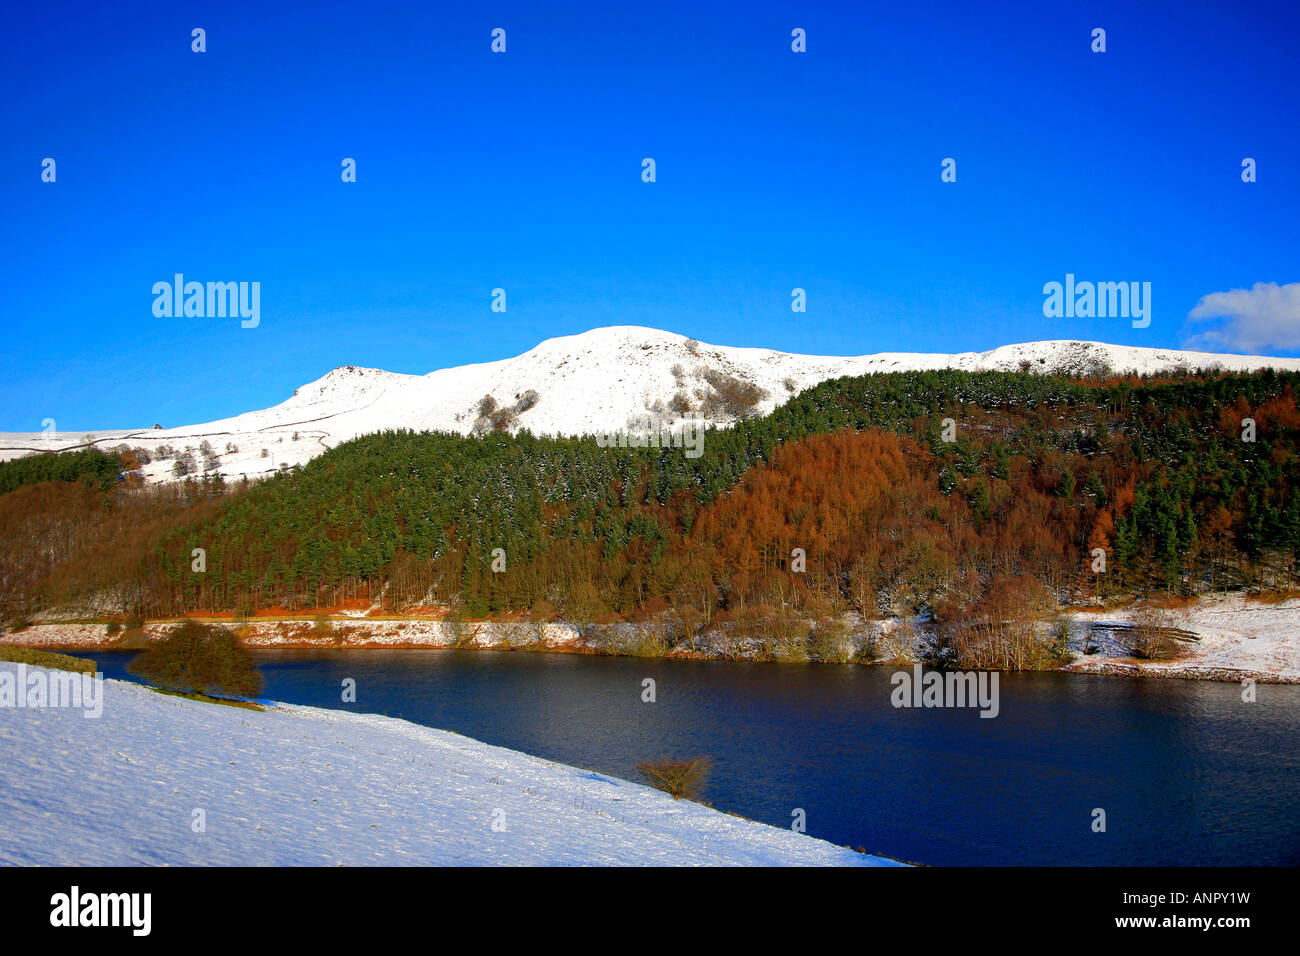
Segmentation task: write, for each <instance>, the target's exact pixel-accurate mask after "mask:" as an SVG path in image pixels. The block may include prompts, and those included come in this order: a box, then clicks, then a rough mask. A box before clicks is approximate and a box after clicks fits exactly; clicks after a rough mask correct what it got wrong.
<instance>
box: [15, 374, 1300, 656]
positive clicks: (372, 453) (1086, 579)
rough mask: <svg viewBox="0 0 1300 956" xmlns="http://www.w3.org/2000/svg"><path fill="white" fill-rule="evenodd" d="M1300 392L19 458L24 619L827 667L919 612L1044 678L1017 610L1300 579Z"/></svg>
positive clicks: (986, 401) (1226, 388) (1024, 394)
mask: <svg viewBox="0 0 1300 956" xmlns="http://www.w3.org/2000/svg"><path fill="white" fill-rule="evenodd" d="M1297 386H1300V373H1296V372H1277V371H1273V370H1265V371H1261V372H1255V373H1237V374H1232V373H1226V372H1213V373H1202V374H1195V375H1192V374H1178V375H1174V376H1171V377H1168V378H1167V379H1149V380H1137V379H1131V378H1130V377H1125V376H1121V377H1112V378H1109V379H1106V380H1104V381H1102V380H1097V379H1095V378H1080V379H1067V378H1061V377H1055V376H1048V375H1035V374H1027V373H1023V372H965V371H956V370H948V369H941V370H932V371H921V372H893V373H884V374H874V375H865V376H859V377H854V378H838V379H834V380H832V381H828V382H825V383H822V384H821V385H818V386H815V387H814V388H811V389H808V390H806V391H804V392H801V393H800V394H798V395H797V396H795V397H793V398H792V399H791V400H790V401H788V402H787V403H786V404H784V405H783V406H781V407H780V408H778V409H776V410H774V411H773V412H771V413H769V414H767V415H759V416H754V417H748V418H744V419H742V420H740V421H738V422H736V423H735V424H733V425H732V426H730V427H728V428H723V429H717V430H713V431H709V432H708V433H707V434H706V435H705V441H704V446H703V450H702V451H703V453H702V454H701V456H700V457H698V458H691V457H688V456H686V455H684V454H683V453H682V450H681V449H658V448H603V447H601V446H600V445H599V443H598V442H597V441H595V440H594V439H592V438H590V437H589V438H559V439H557V438H549V437H539V436H535V435H531V434H528V433H526V432H520V433H518V434H513V435H512V434H510V433H508V432H506V431H489V432H487V433H485V434H484V435H482V436H476V437H467V436H463V435H460V434H456V433H445V432H414V431H410V430H401V431H385V432H381V433H376V434H373V435H368V436H364V437H361V438H357V439H354V440H352V441H349V442H346V443H344V444H342V445H340V446H339V447H338V448H335V449H332V450H330V451H328V452H326V453H324V454H322V455H320V456H319V457H317V458H315V459H313V460H312V461H311V462H309V463H308V464H307V465H306V466H304V467H303V468H301V469H295V470H294V471H292V472H290V473H287V474H284V475H277V476H276V477H275V478H273V479H271V480H269V481H266V482H262V483H258V484H254V485H252V486H250V487H247V488H244V487H242V486H237V487H234V488H232V487H230V486H226V485H222V484H221V483H219V482H217V481H215V480H208V481H204V482H184V483H181V484H169V485H163V486H155V487H151V486H144V487H135V486H134V484H133V483H132V482H129V481H122V482H112V483H110V484H109V485H108V486H107V487H106V486H105V485H104V483H103V480H102V478H103V475H104V474H105V471H104V469H105V468H106V467H107V466H108V465H109V464H111V463H106V462H103V461H101V460H100V459H99V458H97V457H96V455H97V453H86V455H85V461H86V468H87V469H88V470H87V471H86V472H85V474H84V475H82V476H78V475H76V474H68V473H65V472H64V470H62V469H61V468H56V467H55V466H58V465H60V461H59V459H60V458H62V457H63V456H45V457H44V458H41V457H38V458H26V459H21V460H19V461H14V462H8V463H4V464H3V465H0V484H3V485H4V486H6V487H14V490H12V491H10V492H9V493H8V494H5V495H0V619H4V620H10V621H13V622H16V623H19V624H21V622H22V620H23V619H24V618H25V617H27V616H40V615H43V614H46V613H48V612H49V611H51V610H53V611H56V612H57V611H63V612H67V611H70V610H71V611H82V610H97V611H98V612H99V613H107V614H116V615H120V616H123V617H124V616H125V615H127V614H131V613H139V614H143V615H144V616H145V617H148V618H155V617H172V616H175V615H177V614H180V613H207V612H214V611H217V612H223V613H231V614H234V615H238V616H244V615H247V614H249V613H250V612H252V611H253V610H256V609H259V608H284V609H287V611H288V612H291V613H293V612H301V611H303V610H305V609H312V608H331V607H340V606H344V605H347V606H356V604H355V603H354V602H362V604H361V606H371V605H378V606H380V607H382V609H383V610H384V611H385V612H388V613H400V612H402V611H404V610H406V609H410V608H421V607H425V608H429V607H436V608H441V609H445V610H446V611H448V612H449V613H451V614H452V615H453V616H454V617H456V618H459V619H464V618H480V619H481V618H483V617H484V616H486V615H488V614H496V615H501V616H510V615H521V614H527V615H529V616H530V617H532V618H534V619H537V620H554V619H556V618H562V619H564V620H566V621H568V622H570V623H571V624H573V625H574V626H576V627H578V628H579V629H580V631H582V632H583V634H584V636H585V635H586V634H588V633H590V632H592V631H593V629H597V628H600V627H603V626H605V625H607V624H609V623H611V622H613V621H616V620H645V619H647V618H656V619H664V620H666V621H667V622H668V625H669V626H668V629H667V630H666V631H665V632H664V633H663V634H662V635H661V638H660V639H659V640H658V642H657V643H658V644H660V645H662V646H663V647H665V648H671V647H687V648H690V647H693V644H694V641H695V640H696V638H697V636H698V635H699V634H700V632H701V628H702V627H704V626H705V625H707V624H709V623H710V622H713V621H726V622H730V623H733V624H734V625H735V627H736V629H737V632H738V633H742V634H746V635H754V636H756V638H757V639H759V640H760V641H761V643H762V648H761V654H762V655H763V656H770V657H789V658H794V659H806V658H807V657H808V656H810V655H815V656H819V657H822V656H824V652H823V650H820V649H819V648H830V647H832V646H833V645H835V644H836V643H837V642H839V637H840V636H841V635H837V634H835V633H834V632H833V627H832V625H833V622H834V621H835V620H837V619H838V618H839V616H840V615H842V613H843V612H845V611H852V612H853V613H856V614H858V615H860V616H861V617H862V618H863V619H874V618H877V617H880V616H892V617H894V618H902V619H906V618H910V617H912V616H914V615H918V616H921V617H923V618H924V619H925V620H927V621H928V622H930V623H929V624H928V625H927V626H928V627H930V628H931V630H933V631H934V632H935V633H936V634H939V636H940V637H942V639H943V640H944V641H945V642H946V645H945V647H946V652H950V653H951V654H953V655H955V657H956V659H959V660H968V661H975V662H976V663H980V662H983V664H984V665H987V664H990V663H991V662H990V661H986V660H985V659H984V658H983V657H982V656H981V655H982V653H983V650H982V649H987V648H989V647H996V648H1001V650H998V651H997V653H998V654H999V655H1001V654H1003V653H1004V652H1006V648H1007V647H1018V648H1020V649H1019V650H1016V651H1015V652H1014V653H1013V654H1011V658H1012V659H1011V660H1010V661H1009V662H1005V661H1004V662H1003V663H1005V666H1008V667H1033V666H1042V665H1043V664H1044V662H1045V657H1044V651H1043V648H1042V647H1040V646H1038V644H1037V643H1036V641H1035V640H1031V637H1032V636H1033V635H1032V633H1031V631H1032V628H1023V627H1019V624H1017V622H1023V621H1027V620H1038V621H1043V622H1046V621H1050V620H1051V619H1052V618H1053V616H1054V615H1056V614H1057V613H1058V612H1059V610H1060V608H1061V607H1062V606H1066V605H1069V604H1071V603H1073V602H1079V601H1089V602H1098V601H1104V600H1107V599H1111V598H1120V599H1123V598H1125V597H1131V596H1140V595H1144V594H1145V595H1154V594H1158V593H1163V594H1165V595H1172V596H1176V597H1186V596H1190V595H1194V594H1203V593H1206V592H1208V591H1233V590H1242V589H1248V590H1253V591H1260V590H1278V591H1285V590H1286V589H1287V588H1290V587H1293V586H1294V584H1295V582H1296V580H1297V574H1296V571H1297V557H1298V556H1300V496H1298V495H1296V494H1295V493H1294V492H1295V489H1296V487H1297V485H1300V410H1298V409H1297V406H1296V401H1295V397H1296V393H1297ZM1247 420H1250V421H1251V422H1253V423H1254V424H1253V425H1251V426H1250V435H1249V436H1246V437H1247V440H1243V422H1246V421H1247ZM101 457H104V456H101ZM50 478H54V479H55V480H48V479H50ZM43 479H44V480H43ZM1098 551H1100V552H1101V553H1102V554H1103V555H1104V557H1105V564H1104V566H1102V567H1098V566H1097V563H1096V562H1097V552H1098ZM196 554H199V555H202V556H203V566H202V567H200V568H196V566H195V560H196V559H195V557H194V556H195V555H196ZM665 615H666V617H665ZM809 622H813V624H812V629H811V630H810V629H809V627H810V625H809ZM1013 625H1014V626H1015V627H1017V628H1019V630H1017V634H1018V635H1019V636H1018V637H1017V638H1016V641H1019V642H1021V644H1015V643H1014V642H1013V643H1011V644H1008V643H1005V642H1004V641H1003V639H1004V638H1005V636H1006V631H1007V629H1008V628H1010V627H1012V626H1013ZM1031 645H1032V646H1031ZM999 660H1001V658H999Z"/></svg>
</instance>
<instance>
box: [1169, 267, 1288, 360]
mask: <svg viewBox="0 0 1300 956" xmlns="http://www.w3.org/2000/svg"><path fill="white" fill-rule="evenodd" d="M1214 319H1222V320H1223V323H1222V324H1221V325H1219V326H1217V327H1215V328H1209V329H1206V330H1205V331H1203V332H1199V333H1197V334H1196V335H1193V336H1192V337H1191V338H1189V339H1188V340H1187V341H1186V342H1185V343H1184V345H1185V346H1191V347H1198V348H1199V347H1205V346H1209V347H1211V348H1213V349H1229V350H1233V351H1239V352H1251V353H1258V352H1261V351H1263V350H1264V349H1281V350H1285V351H1295V350H1297V349H1300V282H1291V283H1288V284H1287V285H1278V284H1277V283H1276V282H1256V283H1255V285H1254V287H1253V288H1250V289H1233V290H1232V291H1231V292H1211V293H1210V294H1209V295H1207V296H1202V298H1201V301H1200V302H1198V303H1196V308H1194V309H1192V311H1191V312H1188V313H1187V320H1188V321H1189V322H1206V321H1210V320H1214Z"/></svg>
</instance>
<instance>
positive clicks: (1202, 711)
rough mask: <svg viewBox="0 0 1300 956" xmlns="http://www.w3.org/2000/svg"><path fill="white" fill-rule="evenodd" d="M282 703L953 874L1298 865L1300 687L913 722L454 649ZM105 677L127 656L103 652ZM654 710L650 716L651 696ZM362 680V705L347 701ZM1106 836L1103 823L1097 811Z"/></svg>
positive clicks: (321, 678)
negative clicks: (427, 735) (546, 765)
mask: <svg viewBox="0 0 1300 956" xmlns="http://www.w3.org/2000/svg"><path fill="white" fill-rule="evenodd" d="M256 654H257V657H258V660H259V663H260V664H261V666H262V670H263V673H264V674H265V675H266V679H267V687H266V696H267V697H269V698H271V699H275V700H283V701H288V702H290V703H295V704H310V705H312V706H316V707H330V708H335V709H340V710H351V711H357V712H365V713H378V714H386V715H389V716H392V717H401V718H404V719H406V720H410V721H413V722H415V723H420V724H425V725H428V726H430V727H438V728H441V729H445V730H453V731H456V732H457V733H461V734H464V735H466V736H469V737H474V738H476V739H478V740H482V741H486V742H488V743H492V744H498V745H500V746H504V747H510V748H512V749H515V750H521V751H524V752H526V753H531V754H536V755H538V756H542V757H546V758H549V759H553V760H558V761H561V762H563V763H568V764H572V765H574V766H577V767H584V768H588V769H591V770H595V771H598V772H601V773H606V774H612V775H615V776H619V777H624V778H627V779H630V780H639V779H640V777H639V775H638V774H637V771H636V764H637V763H638V762H639V761H641V760H645V759H650V758H655V757H660V756H678V757H689V756H695V755H699V754H706V755H708V756H710V757H712V758H713V761H714V769H713V774H712V777H711V779H710V782H709V784H708V786H707V788H706V790H705V792H704V799H705V800H706V801H707V802H709V803H711V804H712V805H713V806H715V807H717V808H718V809H722V810H731V811H733V812H736V813H740V814H742V815H744V816H747V817H752V818H753V819H756V820H761V821H763V822H765V823H771V824H774V825H776V826H789V825H790V822H791V820H792V813H793V812H794V811H795V810H796V809H802V810H803V811H804V812H805V814H806V818H807V832H808V833H809V834H811V835H813V836H817V837H821V838H823V839H826V840H830V841H832V842H834V843H838V844H841V845H846V846H853V847H862V848H864V849H866V850H867V851H869V852H871V853H878V854H883V855H886V856H891V857H895V858H898V859H902V860H908V861H912V862H919V863H930V864H943V865H954V864H956V865H962V864H966V865H975V864H1030V865H1095V864H1113V865H1194V864H1207V865H1296V864H1298V863H1300V687H1297V686H1294V685H1291V686H1278V685H1269V684H1260V685H1259V686H1258V700H1257V701H1256V702H1255V703H1250V704H1247V703H1244V702H1243V701H1242V699H1241V688H1240V686H1239V685H1236V684H1228V683H1219V682H1212V681H1182V680H1158V679H1146V680H1141V679H1131V678H1119V677H1101V676H1086V675H1064V674H1003V675H1001V679H1000V712H999V714H998V716H997V717H996V718H993V719H985V718H980V717H979V712H978V710H977V709H974V708H971V709H955V708H946V709H945V708H908V709H904V708H895V707H893V706H892V705H891V703H890V693H891V691H892V690H893V687H892V685H891V683H890V675H891V674H892V673H893V670H894V669H893V668H887V667H856V666H836V665H823V666H818V665H782V664H766V663H764V664H747V663H731V662H712V661H666V660H641V659H629V658H616V657H580V656H572V655H564V654H530V653H510V652H496V651H455V650H395V651H383V650H354V651H346V650H344V651H326V652H322V651H311V650H277V651H257V652H256ZM79 656H84V657H89V658H93V659H94V660H96V661H98V662H99V663H100V666H101V668H102V670H103V672H104V673H105V675H106V676H108V677H126V676H127V675H126V674H125V671H124V668H125V665H126V663H127V661H129V660H130V655H129V654H123V653H97V654H82V655H79ZM647 677H649V678H653V679H654V681H655V689H656V697H657V699H656V701H655V702H654V703H643V702H642V699H641V697H642V681H643V680H644V679H645V678H647ZM345 678H353V679H354V680H355V681H356V682H357V702H356V703H355V704H344V703H343V702H342V700H341V696H342V694H341V685H342V681H343V680H344V679H345ZM1096 808H1100V809H1102V810H1104V811H1105V814H1106V832H1104V833H1094V832H1093V830H1092V822H1093V811H1094V809H1096Z"/></svg>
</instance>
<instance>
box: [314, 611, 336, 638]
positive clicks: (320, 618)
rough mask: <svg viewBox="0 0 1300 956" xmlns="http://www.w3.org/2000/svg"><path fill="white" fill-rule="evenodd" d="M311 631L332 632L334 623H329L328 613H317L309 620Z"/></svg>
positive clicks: (318, 632) (319, 632) (317, 632)
mask: <svg viewBox="0 0 1300 956" xmlns="http://www.w3.org/2000/svg"><path fill="white" fill-rule="evenodd" d="M311 632H312V633H313V634H332V633H333V632H334V625H333V624H331V623H330V616H329V615H328V614H317V615H316V616H315V617H314V618H312V621H311Z"/></svg>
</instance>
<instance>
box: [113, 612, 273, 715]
mask: <svg viewBox="0 0 1300 956" xmlns="http://www.w3.org/2000/svg"><path fill="white" fill-rule="evenodd" d="M127 670H128V671H130V672H131V673H132V674H135V675H136V676H137V677H143V678H144V679H145V680H147V681H149V682H150V683H152V684H154V685H156V686H157V687H160V688H162V689H163V690H172V691H180V692H182V693H187V694H207V695H209V696H216V697H255V696H257V695H258V694H259V693H261V691H262V686H263V681H262V673H261V671H259V670H258V669H257V662H256V661H255V660H254V659H253V655H252V654H250V653H249V652H248V651H247V650H245V649H244V648H243V647H241V646H240V644H239V642H238V641H237V640H236V639H235V635H234V634H232V633H231V632H230V631H228V630H226V629H225V628H224V627H218V626H217V625H215V624H200V623H199V622H198V621H186V622H185V623H184V624H182V625H181V626H180V627H178V628H176V629H175V630H174V631H172V632H171V633H170V634H168V635H167V636H166V637H165V638H163V639H162V640H161V641H159V642H158V643H156V644H154V645H153V646H152V647H150V648H149V649H148V650H147V651H144V652H143V653H141V654H139V655H137V656H136V657H135V659H134V660H132V661H131V663H130V664H129V665H128V666H127Z"/></svg>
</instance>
